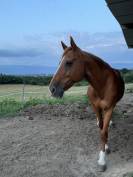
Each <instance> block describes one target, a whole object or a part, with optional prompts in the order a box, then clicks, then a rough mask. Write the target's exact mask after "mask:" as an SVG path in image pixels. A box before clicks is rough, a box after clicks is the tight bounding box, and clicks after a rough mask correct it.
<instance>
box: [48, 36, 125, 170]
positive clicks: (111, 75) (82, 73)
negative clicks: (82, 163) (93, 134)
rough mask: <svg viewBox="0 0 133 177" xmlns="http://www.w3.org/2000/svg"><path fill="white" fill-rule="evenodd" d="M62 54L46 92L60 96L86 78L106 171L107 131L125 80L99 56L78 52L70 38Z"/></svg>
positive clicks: (100, 161) (78, 49) (103, 167)
mask: <svg viewBox="0 0 133 177" xmlns="http://www.w3.org/2000/svg"><path fill="white" fill-rule="evenodd" d="M61 44H62V47H63V49H64V53H63V55H62V58H61V61H60V65H59V68H58V70H57V72H56V74H55V75H54V76H53V78H52V80H51V83H50V86H49V89H50V91H51V93H52V95H53V96H54V97H62V96H63V93H64V91H66V90H68V89H69V88H70V87H71V86H72V85H73V84H74V83H75V82H78V81H81V80H82V79H86V80H87V81H88V82H89V83H90V85H89V88H88V92H87V95H88V96H89V99H90V102H91V104H92V107H93V109H94V112H95V113H96V117H97V123H98V125H99V128H100V137H101V151H100V153H99V160H98V166H99V167H100V170H101V171H104V170H105V169H106V153H107V152H109V147H108V145H107V141H108V128H109V123H110V120H111V116H112V112H113V109H114V107H115V105H116V103H117V102H118V101H119V100H120V99H121V98H122V96H123V94H124V81H123V79H122V77H121V75H120V73H119V71H118V70H115V69H113V68H112V67H111V66H109V65H108V64H107V63H106V62H104V61H103V60H102V59H100V58H99V57H97V56H95V55H92V54H90V53H87V52H85V51H83V50H81V49H80V48H79V47H78V46H77V45H76V43H75V42H74V40H73V38H72V37H70V44H71V46H70V47H67V46H66V45H65V44H64V43H63V42H62V41H61Z"/></svg>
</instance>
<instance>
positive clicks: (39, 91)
mask: <svg viewBox="0 0 133 177" xmlns="http://www.w3.org/2000/svg"><path fill="white" fill-rule="evenodd" d="M87 88H88V87H87V86H73V87H72V88H71V89H69V90H68V91H66V92H65V94H64V97H63V98H62V99H56V98H53V97H51V94H50V92H49V89H48V86H36V85H35V86H34V85H25V87H24V93H23V85H21V84H20V85H8V84H7V85H0V116H1V117H3V116H9V115H14V114H16V113H17V112H19V111H20V110H22V109H24V108H25V107H28V106H33V105H37V104H57V103H58V104H64V103H73V102H80V103H87V102H88V98H87V94H86V93H87ZM126 92H128V93H131V92H133V84H126Z"/></svg>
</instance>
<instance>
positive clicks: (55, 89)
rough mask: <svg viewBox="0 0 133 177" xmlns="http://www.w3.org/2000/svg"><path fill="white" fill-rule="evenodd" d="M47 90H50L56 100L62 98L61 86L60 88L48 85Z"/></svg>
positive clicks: (56, 85) (55, 85)
mask: <svg viewBox="0 0 133 177" xmlns="http://www.w3.org/2000/svg"><path fill="white" fill-rule="evenodd" d="M49 90H50V92H51V94H52V96H53V97H56V98H62V97H63V94H64V89H63V87H62V86H60V85H58V84H56V83H54V84H50V86H49Z"/></svg>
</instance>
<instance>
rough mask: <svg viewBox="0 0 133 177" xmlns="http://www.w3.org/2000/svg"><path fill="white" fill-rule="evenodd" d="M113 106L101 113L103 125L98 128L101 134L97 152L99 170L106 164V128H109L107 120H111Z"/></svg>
mask: <svg viewBox="0 0 133 177" xmlns="http://www.w3.org/2000/svg"><path fill="white" fill-rule="evenodd" d="M112 112H113V108H110V109H108V110H106V111H104V115H103V127H102V129H100V136H101V151H100V153H99V160H98V165H99V169H100V171H105V170H106V167H107V164H106V151H107V149H109V148H108V145H107V142H108V128H109V122H110V120H111V116H112Z"/></svg>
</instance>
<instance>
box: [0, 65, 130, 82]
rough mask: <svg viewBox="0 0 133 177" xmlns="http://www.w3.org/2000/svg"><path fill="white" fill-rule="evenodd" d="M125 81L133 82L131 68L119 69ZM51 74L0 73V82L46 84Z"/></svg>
mask: <svg viewBox="0 0 133 177" xmlns="http://www.w3.org/2000/svg"><path fill="white" fill-rule="evenodd" d="M120 72H121V74H122V76H123V78H124V80H125V82H126V83H132V82H133V70H128V69H125V68H124V69H122V70H120ZM51 78H52V76H51V75H47V76H46V75H36V76H13V75H5V74H0V84H24V83H25V84H30V85H45V86H46V85H48V84H49V83H50V80H51ZM87 84H88V83H87V82H86V81H85V80H83V81H81V82H78V83H76V84H75V86H84V85H87Z"/></svg>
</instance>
